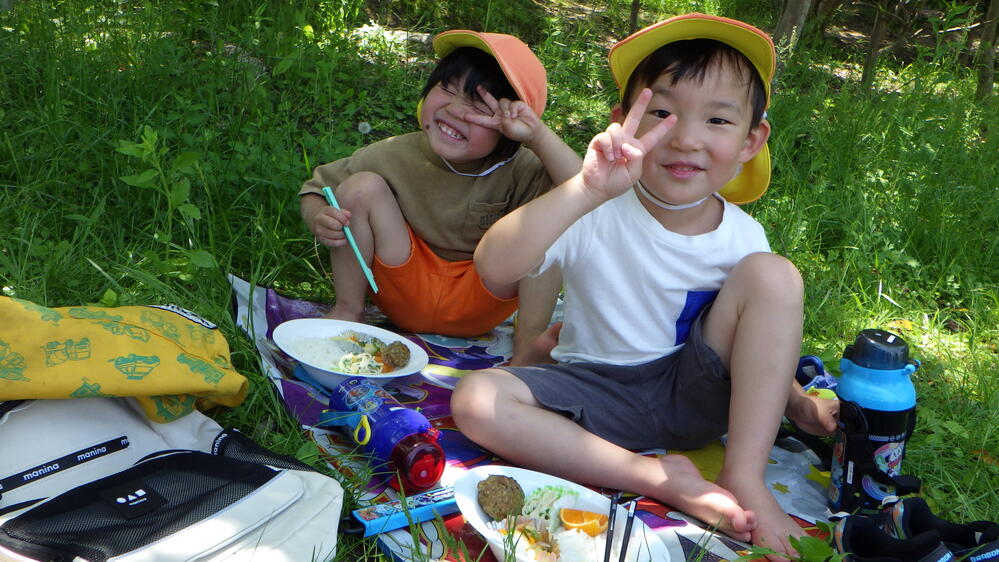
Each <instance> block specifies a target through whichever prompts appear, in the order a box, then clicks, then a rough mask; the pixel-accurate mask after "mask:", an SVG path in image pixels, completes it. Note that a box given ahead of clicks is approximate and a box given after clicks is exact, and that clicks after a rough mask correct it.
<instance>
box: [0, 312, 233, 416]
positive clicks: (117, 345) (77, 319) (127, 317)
mask: <svg viewBox="0 0 999 562" xmlns="http://www.w3.org/2000/svg"><path fill="white" fill-rule="evenodd" d="M246 391H247V381H246V378H245V377H244V376H243V375H241V374H239V373H238V372H237V371H236V370H235V369H234V368H233V366H232V364H231V363H230V362H229V344H228V342H226V340H225V337H224V336H223V335H222V333H221V332H220V331H219V329H218V327H217V326H216V325H215V324H212V323H211V322H208V321H207V320H204V319H203V318H201V317H199V316H198V315H196V314H194V313H192V312H189V311H187V310H184V309H182V308H180V307H176V306H172V305H168V306H122V307H118V308H102V307H95V306H69V307H64V308H46V307H43V306H39V305H37V304H34V303H32V302H29V301H25V300H21V299H15V298H10V297H0V401H6V400H24V399H54V398H55V399H58V398H86V397H93V396H107V397H119V396H132V397H135V398H136V399H137V401H138V403H139V405H140V406H141V407H142V409H143V411H144V412H145V414H146V415H147V416H148V417H149V419H151V420H154V421H157V422H168V421H171V420H175V419H177V418H180V417H183V416H184V415H186V414H189V413H191V412H192V411H193V410H194V409H195V408H199V409H204V408H208V407H210V406H214V405H223V406H237V405H239V404H240V403H241V402H242V401H243V399H244V398H245V397H246Z"/></svg>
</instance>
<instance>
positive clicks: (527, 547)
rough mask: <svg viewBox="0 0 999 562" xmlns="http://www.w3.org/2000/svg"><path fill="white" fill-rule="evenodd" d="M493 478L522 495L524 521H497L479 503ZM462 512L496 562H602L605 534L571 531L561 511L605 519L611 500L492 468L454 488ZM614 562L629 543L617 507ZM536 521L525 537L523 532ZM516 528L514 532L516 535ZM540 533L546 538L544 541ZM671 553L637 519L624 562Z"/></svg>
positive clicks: (658, 561)
mask: <svg viewBox="0 0 999 562" xmlns="http://www.w3.org/2000/svg"><path fill="white" fill-rule="evenodd" d="M493 475H501V476H507V477H510V478H513V479H514V480H516V482H517V484H519V485H520V487H521V488H522V489H523V492H524V503H523V508H522V510H521V515H520V516H519V517H508V518H506V519H504V520H501V521H497V520H494V519H492V517H490V516H489V515H487V514H486V512H485V511H484V510H483V509H482V506H481V505H480V504H479V501H478V486H479V483H480V482H482V481H484V480H486V479H488V478H489V477H490V476H493ZM454 495H455V500H456V503H457V505H458V509H459V510H460V511H461V514H462V515H463V516H464V517H465V520H466V521H467V522H468V523H469V524H470V525H471V526H472V527H473V528H474V529H475V530H476V531H477V532H478V533H479V534H480V535H482V538H484V539H485V541H486V543H487V544H488V545H489V549H490V550H491V551H492V552H493V555H494V556H495V557H496V559H497V560H508V558H507V552H508V551H510V550H512V551H513V553H514V558H515V559H516V560H517V562H538V561H546V562H552V561H564V562H590V561H593V562H602V561H603V559H604V546H605V545H606V541H607V536H606V535H607V533H606V531H603V532H600V533H599V534H597V535H596V536H590V535H588V534H587V533H584V532H582V531H581V530H579V529H566V528H565V527H564V526H563V525H562V522H561V520H560V516H559V512H560V510H561V509H562V508H569V509H576V510H584V511H589V512H594V513H600V514H606V513H607V512H608V511H609V510H610V499H609V498H608V497H606V496H603V495H601V494H598V493H597V492H594V491H593V490H590V489H589V488H586V487H584V486H580V485H578V484H575V483H573V482H569V481H568V480H563V479H561V478H556V477H554V476H550V475H548V474H543V473H540V472H534V471H532V470H526V469H523V468H516V467H511V466H497V465H487V466H479V467H475V468H472V469H470V470H468V471H466V472H465V473H464V474H462V475H461V476H460V477H458V478H457V480H456V481H455V483H454ZM616 509H617V515H616V516H615V519H616V524H615V532H614V536H613V539H612V543H611V560H615V561H616V560H618V559H619V556H620V548H621V544H622V542H623V538H624V522H625V520H626V519H627V517H628V515H627V511H626V510H625V508H624V507H623V506H617V508H616ZM527 520H531V521H530V524H529V528H528V529H527V530H525V531H520V530H519V529H520V528H521V527H522V526H523V525H524V522H525V521H527ZM511 527H513V530H512V531H511ZM538 529H543V531H542V533H541V534H543V535H544V538H541V539H539V537H538V535H539V534H538V532H537V530H538ZM669 559H670V556H669V551H668V550H667V548H666V545H665V544H664V543H663V541H662V539H661V538H659V536H658V535H656V534H655V532H653V531H652V529H650V528H649V527H648V526H647V525H646V524H645V523H643V522H642V521H641V520H640V519H638V518H636V519H635V521H634V524H633V526H632V529H631V537H630V538H629V539H628V548H627V552H626V557H625V560H628V561H629V562H653V561H654V562H664V561H665V562H668V561H669Z"/></svg>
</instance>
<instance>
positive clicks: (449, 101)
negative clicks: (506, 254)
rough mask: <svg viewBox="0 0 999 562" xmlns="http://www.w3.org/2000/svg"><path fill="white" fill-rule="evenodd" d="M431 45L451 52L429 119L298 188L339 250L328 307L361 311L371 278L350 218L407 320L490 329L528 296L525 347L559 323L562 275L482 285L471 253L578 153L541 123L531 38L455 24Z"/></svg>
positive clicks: (388, 297) (429, 93) (389, 301)
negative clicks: (331, 196)
mask: <svg viewBox="0 0 999 562" xmlns="http://www.w3.org/2000/svg"><path fill="white" fill-rule="evenodd" d="M433 46H434V50H435V51H436V53H437V54H438V55H439V56H441V57H442V58H441V59H440V60H439V62H438V64H437V66H436V68H435V69H434V70H433V72H432V73H431V75H430V77H429V79H428V80H427V83H426V86H425V87H424V89H423V92H422V95H421V102H420V107H419V121H420V126H421V130H420V131H419V132H414V133H409V134H405V135H402V136H398V137H392V138H389V139H385V140H381V141H378V142H375V143H373V144H371V145H368V146H365V147H363V148H361V149H359V150H357V151H356V152H355V153H354V154H353V155H352V156H350V157H347V158H343V159H340V160H337V161H335V162H332V163H329V164H325V165H322V166H319V167H318V168H316V169H315V171H314V173H313V176H312V179H311V180H309V181H308V182H306V183H305V185H304V186H303V187H302V189H301V191H300V192H299V194H300V196H301V212H302V217H303V219H304V221H305V223H306V224H307V225H308V227H309V230H310V231H311V232H312V233H313V235H315V237H316V238H317V239H318V240H319V242H320V243H322V244H323V245H325V246H328V247H330V249H331V262H332V266H333V287H334V290H335V292H336V302H335V304H334V307H333V309H332V311H331V313H330V317H332V318H337V319H341V320H350V321H360V320H362V319H363V312H364V304H365V296H366V294H367V291H368V283H367V280H366V278H365V276H364V272H363V271H362V269H361V266H360V264H359V263H358V261H357V258H356V257H355V255H354V253H353V251H352V249H351V248H350V247H349V246H348V245H347V240H346V238H345V233H344V227H346V226H349V227H350V230H351V231H352V234H353V238H354V239H355V241H356V243H357V246H358V248H359V250H360V252H361V254H362V256H363V257H364V259H365V260H366V262H367V264H370V267H371V270H372V271H373V274H374V280H375V281H376V284H377V287H378V291H377V293H373V294H372V295H371V297H372V300H373V301H374V303H375V304H376V305H377V306H378V307H379V309H381V311H382V312H384V313H385V314H386V316H388V318H389V319H390V320H391V321H392V322H393V323H394V324H396V325H397V326H398V327H399V328H401V329H403V330H407V331H412V332H426V333H439V334H444V335H449V336H478V335H481V334H483V333H485V332H487V331H489V330H490V329H492V328H493V327H495V326H496V325H498V324H499V323H501V322H502V321H503V320H504V319H506V318H507V317H509V316H510V314H511V313H513V312H514V310H516V309H517V306H518V293H519V296H520V304H521V313H520V317H519V319H518V330H517V332H518V334H517V335H516V337H515V342H516V345H515V349H514V351H515V358H516V356H517V353H520V352H521V350H522V349H523V346H520V345H519V344H520V342H523V341H528V340H530V339H533V338H532V337H531V336H532V335H536V333H540V332H541V331H543V330H544V328H545V327H546V326H547V324H548V320H549V318H550V317H551V309H552V307H553V306H554V298H555V295H556V292H557V289H558V286H559V277H558V275H557V273H554V274H552V275H548V276H545V278H542V279H532V280H528V281H525V282H512V283H492V282H489V281H486V282H484V281H483V280H482V279H480V278H479V276H478V274H477V273H476V271H475V268H474V267H473V266H472V253H473V252H474V250H475V247H476V245H477V244H478V242H479V239H480V238H481V237H482V235H483V234H484V233H485V232H486V230H487V229H488V228H489V227H490V226H491V225H492V224H493V223H494V222H495V221H496V220H497V219H498V218H499V217H501V216H503V215H505V214H507V213H509V212H510V211H512V210H513V209H515V208H517V207H518V206H520V205H522V204H524V203H526V202H528V201H530V200H532V199H534V198H535V197H537V196H538V195H540V194H542V193H544V192H546V191H548V190H549V189H550V188H551V186H552V185H556V184H558V183H561V182H563V181H565V180H567V179H568V178H569V177H571V176H572V175H574V174H575V173H576V172H578V171H579V167H580V158H579V156H578V155H577V154H575V153H574V152H573V151H572V149H570V148H569V147H568V146H567V145H566V144H565V143H564V142H562V140H561V139H559V138H558V136H557V135H555V133H553V132H552V130H551V129H549V128H548V127H547V126H546V125H545V124H544V123H543V122H542V121H541V120H540V115H541V113H542V111H544V108H545V101H546V97H547V87H548V86H547V81H546V73H545V69H544V67H543V66H542V64H541V61H539V60H538V58H537V57H536V56H535V55H534V53H533V52H531V49H530V48H529V47H528V46H527V45H525V44H524V43H523V42H521V41H520V40H519V39H517V38H515V37H512V36H510V35H504V34H498V33H479V32H474V31H466V30H452V31H448V32H445V33H441V34H439V35H437V36H436V37H435V38H434V40H433ZM521 145H523V147H522V146H521ZM325 186H329V187H331V188H333V189H334V191H335V194H336V198H337V201H338V203H339V204H340V207H341V208H342V210H338V209H335V208H333V207H331V206H330V205H328V204H327V202H326V199H325V198H324V197H323V193H322V189H323V187H325ZM530 330H533V332H531V331H530ZM525 334H528V335H526V336H525Z"/></svg>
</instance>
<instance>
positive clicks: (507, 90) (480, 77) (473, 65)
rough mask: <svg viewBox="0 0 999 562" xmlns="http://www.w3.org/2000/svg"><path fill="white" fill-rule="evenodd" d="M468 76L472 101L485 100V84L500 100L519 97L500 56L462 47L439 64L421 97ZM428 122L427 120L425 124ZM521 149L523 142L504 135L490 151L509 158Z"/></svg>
mask: <svg viewBox="0 0 999 562" xmlns="http://www.w3.org/2000/svg"><path fill="white" fill-rule="evenodd" d="M462 79H464V81H465V83H464V85H463V91H462V92H461V94H462V95H463V96H465V99H468V100H481V99H482V96H480V95H479V92H478V87H479V86H480V85H481V86H482V87H483V88H485V89H486V91H487V92H489V93H490V94H492V96H493V97H494V98H496V99H500V98H507V99H509V100H519V99H520V97H519V96H518V95H517V91H516V90H514V89H513V86H511V85H510V82H509V80H507V79H506V75H505V74H503V69H502V68H500V65H499V62H497V60H496V58H495V57H493V56H492V55H490V54H489V53H487V52H485V51H483V50H482V49H476V48H475V47H459V48H457V49H455V50H454V51H451V52H450V53H448V54H447V56H445V57H444V58H442V59H441V60H440V62H438V63H437V67H436V68H434V71H433V72H431V73H430V77H429V78H427V83H426V85H425V86H423V92H422V93H421V94H420V99H423V98H425V97H427V94H429V93H430V90H433V89H434V87H435V86H437V84H441V85H444V86H448V85H450V84H452V83H458V82H460V81H461V80H462ZM424 125H427V123H424ZM518 148H520V143H519V142H516V141H514V140H511V139H509V138H507V137H506V136H503V135H500V139H499V142H498V143H497V144H496V148H495V149H494V150H493V151H492V153H490V154H489V156H490V157H494V158H496V159H498V160H503V159H506V158H509V157H511V156H513V155H514V153H515V152H517V149H518Z"/></svg>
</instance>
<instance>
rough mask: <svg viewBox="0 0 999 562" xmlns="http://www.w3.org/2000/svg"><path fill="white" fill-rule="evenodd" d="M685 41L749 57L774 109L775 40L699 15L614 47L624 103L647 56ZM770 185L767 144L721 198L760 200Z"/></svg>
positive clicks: (724, 189)
mask: <svg viewBox="0 0 999 562" xmlns="http://www.w3.org/2000/svg"><path fill="white" fill-rule="evenodd" d="M685 39H714V40H715V41H719V42H721V43H725V44H726V45H729V46H730V47H733V48H734V49H736V50H738V51H739V52H740V53H742V54H743V55H745V57H746V58H747V59H748V60H749V62H750V63H751V64H752V65H753V68H755V69H756V71H757V72H758V73H759V75H760V77H761V78H762V80H763V87H764V89H765V90H766V94H767V100H766V105H765V106H764V108H766V107H769V106H770V83H771V82H772V81H773V78H774V69H775V68H776V66H777V54H776V51H775V50H774V43H773V40H771V39H770V36H769V35H767V34H766V33H764V32H763V31H761V30H759V29H757V28H755V27H753V26H751V25H749V24H746V23H743V22H741V21H738V20H733V19H729V18H723V17H720V16H712V15H707V14H696V13H695V14H684V15H682V16H676V17H672V18H669V19H667V20H663V21H661V22H659V23H656V24H653V25H650V26H649V27H646V28H645V29H642V30H639V31H636V32H635V33H633V34H632V35H630V36H628V37H626V38H625V39H622V40H621V41H619V42H618V43H617V44H616V45H614V46H613V47H611V50H610V54H609V55H608V58H609V59H610V69H611V74H612V75H613V76H614V81H615V82H617V85H618V88H619V90H620V95H621V96H622V99H623V96H624V89H625V87H626V86H627V85H628V79H629V78H630V77H631V73H632V72H634V71H635V68H637V67H638V65H639V64H640V63H641V62H642V61H643V60H645V58H646V57H648V56H649V55H651V54H652V53H653V52H655V51H656V50H657V49H659V48H660V47H662V46H663V45H668V44H669V43H673V42H674V41H682V40H685ZM769 185H770V149H769V147H768V146H767V145H766V144H764V145H763V148H761V149H760V151H759V152H758V153H757V154H756V156H754V157H753V159H752V160H750V161H749V162H746V163H744V164H743V165H742V170H741V171H740V172H739V175H737V176H736V177H735V178H733V179H732V180H730V181H729V182H728V183H726V184H725V185H724V186H723V187H722V188H721V189H720V190H718V194H719V195H721V196H722V197H724V198H725V199H726V200H727V201H729V202H731V203H736V204H743V203H750V202H752V201H756V200H757V199H759V198H760V197H761V196H762V195H763V193H764V192H766V190H767V187H768V186H769Z"/></svg>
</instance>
